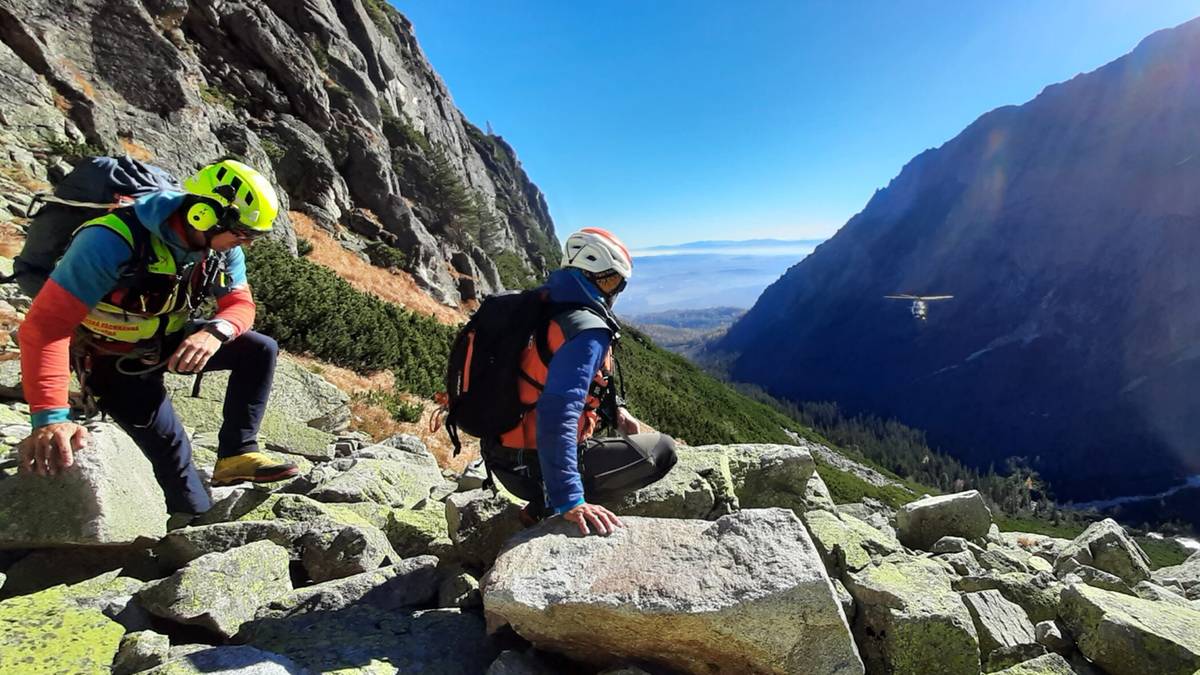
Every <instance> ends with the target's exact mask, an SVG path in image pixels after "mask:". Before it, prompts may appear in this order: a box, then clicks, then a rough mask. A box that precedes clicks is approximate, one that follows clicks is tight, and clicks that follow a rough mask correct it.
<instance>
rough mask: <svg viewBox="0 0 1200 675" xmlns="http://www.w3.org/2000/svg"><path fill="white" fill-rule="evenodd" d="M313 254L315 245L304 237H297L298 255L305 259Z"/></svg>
mask: <svg viewBox="0 0 1200 675" xmlns="http://www.w3.org/2000/svg"><path fill="white" fill-rule="evenodd" d="M312 252H313V243H312V242H311V241H309V240H307V239H305V238H304V237H296V255H298V256H300V257H302V258H303V257H304V256H306V255H308V254H309V253H312Z"/></svg>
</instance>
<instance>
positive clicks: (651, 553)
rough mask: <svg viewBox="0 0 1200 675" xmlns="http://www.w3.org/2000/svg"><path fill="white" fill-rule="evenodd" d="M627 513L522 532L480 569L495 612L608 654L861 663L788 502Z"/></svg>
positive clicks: (825, 668)
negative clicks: (611, 519)
mask: <svg viewBox="0 0 1200 675" xmlns="http://www.w3.org/2000/svg"><path fill="white" fill-rule="evenodd" d="M623 520H624V522H625V527H624V528H622V529H619V530H618V531H617V532H615V533H614V534H612V535H610V536H607V537H599V536H595V537H583V536H580V535H579V533H578V530H577V528H575V526H574V524H572V523H567V522H563V521H562V520H561V519H553V520H550V521H547V522H545V523H543V524H542V525H540V526H538V527H537V528H535V529H532V530H529V531H526V532H524V533H522V534H520V535H518V536H516V537H514V539H513V540H512V541H511V542H510V544H509V547H508V548H507V549H506V550H505V551H504V553H502V554H501V556H500V557H499V558H498V559H497V560H496V564H495V565H494V566H493V567H492V569H491V571H490V572H488V574H487V576H486V577H485V578H484V580H483V584H482V587H483V596H484V606H485V608H486V609H487V611H488V613H489V615H492V616H495V617H497V618H498V619H502V620H504V621H507V622H508V623H509V624H510V625H511V626H512V627H513V629H514V630H516V631H517V633H519V634H520V635H521V636H523V637H525V638H526V639H528V640H530V641H531V642H533V644H534V645H535V646H537V647H538V648H539V649H544V650H548V651H558V652H563V653H566V654H568V655H569V656H570V657H571V658H573V659H582V660H585V661H591V662H595V663H597V664H599V665H606V664H607V665H616V664H617V663H620V662H621V661H622V660H645V661H649V662H655V663H659V664H662V665H664V666H666V667H668V668H676V669H680V670H684V671H688V672H706V673H812V674H814V675H818V674H824V673H838V674H843V673H862V672H863V667H862V662H861V661H860V660H859V657H858V654H857V652H856V650H855V648H854V643H853V641H852V640H851V638H850V632H849V628H848V626H847V624H846V619H845V617H844V615H843V614H842V610H841V606H840V604H839V603H838V600H837V598H836V596H835V595H834V593H833V589H832V587H831V586H830V582H829V578H828V576H826V574H825V571H824V568H823V566H822V565H821V563H820V561H819V557H818V554H817V551H816V548H815V546H814V545H813V544H812V542H811V540H810V539H809V536H808V533H807V532H806V531H805V530H804V527H803V525H802V524H801V523H800V521H799V519H797V518H796V516H795V515H794V514H793V513H791V512H790V511H787V510H783V509H762V510H745V511H740V512H738V513H735V514H732V515H727V516H723V517H721V518H719V519H717V520H716V521H714V522H710V521H703V520H678V519H653V518H639V517H628V518H625V519H623ZM963 611H964V613H965V610H963ZM968 621H969V619H968Z"/></svg>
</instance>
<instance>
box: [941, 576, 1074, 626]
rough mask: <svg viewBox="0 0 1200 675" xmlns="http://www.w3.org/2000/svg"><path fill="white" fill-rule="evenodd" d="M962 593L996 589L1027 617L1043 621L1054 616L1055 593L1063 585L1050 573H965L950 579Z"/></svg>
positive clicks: (1059, 590) (1056, 605) (1056, 606)
mask: <svg viewBox="0 0 1200 675" xmlns="http://www.w3.org/2000/svg"><path fill="white" fill-rule="evenodd" d="M953 585H954V590H956V591H959V592H962V593H971V592H974V591H987V590H997V591H1000V595H1003V596H1004V598H1005V599H1006V600H1008V601H1009V602H1012V603H1015V604H1017V605H1020V607H1021V609H1023V610H1025V613H1026V614H1028V615H1029V620H1030V621H1045V620H1047V619H1054V618H1056V617H1057V616H1058V596H1059V592H1061V591H1062V588H1063V585H1062V584H1061V583H1060V582H1059V581H1058V580H1057V579H1055V578H1054V576H1053V575H1051V574H1045V573H1040V574H1021V573H1019V572H1009V573H1007V574H992V575H986V576H968V577H962V578H961V579H957V580H955V581H954V582H953Z"/></svg>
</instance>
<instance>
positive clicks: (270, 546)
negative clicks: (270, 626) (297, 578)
mask: <svg viewBox="0 0 1200 675" xmlns="http://www.w3.org/2000/svg"><path fill="white" fill-rule="evenodd" d="M291 591H292V580H291V577H290V576H289V575H288V552H287V549H285V548H283V547H282V546H279V545H277V544H274V543H272V542H269V541H257V542H254V543H251V544H246V545H245V546H240V547H238V548H235V549H233V550H230V551H227V552H224V553H209V554H207V555H203V556H201V557H199V558H197V559H195V560H193V561H192V562H191V563H189V564H188V566H187V567H185V568H183V569H181V570H179V571H178V572H176V573H175V574H173V575H172V576H170V577H168V578H166V579H163V580H161V581H154V582H150V583H149V584H147V585H146V586H145V588H143V589H142V590H141V591H140V592H139V593H138V598H139V599H140V600H141V603H142V606H144V607H145V608H146V610H147V611H149V612H150V613H151V614H154V615H156V616H160V617H162V618H164V619H170V620H172V621H176V622H179V623H185V624H195V625H198V626H203V627H205V628H208V629H209V630H212V631H215V632H217V633H220V634H221V635H224V636H225V637H232V636H234V635H236V634H237V632H238V629H239V628H240V627H241V625H242V624H243V623H245V622H246V621H249V620H250V619H253V618H254V615H255V613H256V612H257V610H258V608H259V607H262V606H264V605H266V604H268V603H270V602H271V601H273V600H277V599H279V598H281V597H284V596H286V595H287V594H288V593H290V592H291Z"/></svg>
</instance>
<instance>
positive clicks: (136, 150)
mask: <svg viewBox="0 0 1200 675" xmlns="http://www.w3.org/2000/svg"><path fill="white" fill-rule="evenodd" d="M119 140H120V142H121V148H123V149H124V150H125V154H127V155H129V156H130V157H132V158H134V159H136V160H138V161H139V162H149V161H151V160H153V159H154V153H153V152H151V151H150V148H147V147H145V146H142V145H138V144H137V143H135V142H134V141H133V138H132V137H130V136H121V137H120V139H119Z"/></svg>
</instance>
